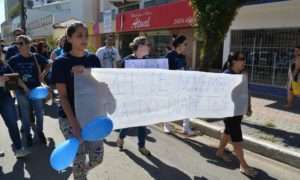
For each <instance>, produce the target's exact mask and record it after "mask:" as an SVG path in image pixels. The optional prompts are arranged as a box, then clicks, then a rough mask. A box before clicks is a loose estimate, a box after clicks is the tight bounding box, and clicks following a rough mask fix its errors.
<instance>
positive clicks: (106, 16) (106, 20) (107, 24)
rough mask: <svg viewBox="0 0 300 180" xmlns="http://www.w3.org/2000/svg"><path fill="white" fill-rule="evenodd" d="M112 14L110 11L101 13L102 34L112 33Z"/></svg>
mask: <svg viewBox="0 0 300 180" xmlns="http://www.w3.org/2000/svg"><path fill="white" fill-rule="evenodd" d="M112 25H113V22H112V12H111V10H108V11H104V12H103V32H104V33H111V32H112Z"/></svg>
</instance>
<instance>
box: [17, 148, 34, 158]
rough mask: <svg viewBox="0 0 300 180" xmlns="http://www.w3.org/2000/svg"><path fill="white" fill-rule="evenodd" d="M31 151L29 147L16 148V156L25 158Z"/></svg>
mask: <svg viewBox="0 0 300 180" xmlns="http://www.w3.org/2000/svg"><path fill="white" fill-rule="evenodd" d="M30 153H31V152H30V151H29V150H27V149H19V150H16V152H15V156H16V158H23V157H26V156H28V155H29V154H30Z"/></svg>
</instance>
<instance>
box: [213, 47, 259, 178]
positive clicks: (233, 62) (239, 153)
mask: <svg viewBox="0 0 300 180" xmlns="http://www.w3.org/2000/svg"><path fill="white" fill-rule="evenodd" d="M244 69H245V56H244V55H243V54H242V53H240V52H235V53H233V54H231V55H229V57H228V61H227V63H226V64H225V66H224V70H225V71H224V73H226V74H243V72H244ZM251 114H252V111H251V105H250V103H249V109H248V113H247V115H249V116H250V115H251ZM242 119H243V116H235V117H228V118H225V119H224V124H225V130H224V134H223V137H222V139H221V141H220V145H219V148H218V150H217V152H216V156H217V157H219V158H221V159H222V160H224V161H227V162H228V161H231V160H230V158H229V157H228V156H226V155H225V154H224V150H225V147H226V145H227V144H228V142H229V141H231V142H232V145H233V147H234V152H235V155H236V157H237V158H238V159H239V161H240V172H241V173H243V174H246V175H247V176H251V177H254V176H256V174H257V171H256V170H255V169H254V168H251V167H250V166H249V165H248V163H247V162H246V160H245V158H244V151H243V146H242V142H243V135H242V129H241V122H242Z"/></svg>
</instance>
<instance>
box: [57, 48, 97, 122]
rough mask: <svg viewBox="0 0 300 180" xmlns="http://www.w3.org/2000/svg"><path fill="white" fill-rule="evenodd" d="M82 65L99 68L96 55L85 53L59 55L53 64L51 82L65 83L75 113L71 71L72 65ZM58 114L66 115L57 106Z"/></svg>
mask: <svg viewBox="0 0 300 180" xmlns="http://www.w3.org/2000/svg"><path fill="white" fill-rule="evenodd" d="M80 65H82V66H84V67H86V68H100V67H101V65H100V61H99V59H98V58H97V56H96V55H94V54H90V53H86V54H85V55H84V56H83V57H81V58H79V57H74V56H72V55H71V54H69V53H65V54H64V55H62V56H59V57H58V58H57V59H56V61H55V62H54V64H53V68H52V82H53V83H54V84H57V83H62V84H65V85H66V88H67V93H68V100H69V102H70V105H71V107H72V109H73V112H74V113H75V104H74V74H73V73H72V72H71V71H72V68H73V67H74V66H80ZM59 115H60V116H61V117H66V116H65V113H64V111H63V109H62V107H60V108H59Z"/></svg>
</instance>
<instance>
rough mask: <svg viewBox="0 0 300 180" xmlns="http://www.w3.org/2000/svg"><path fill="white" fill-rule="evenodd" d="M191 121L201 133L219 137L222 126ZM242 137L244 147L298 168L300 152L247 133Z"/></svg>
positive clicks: (299, 165) (196, 120)
mask: <svg viewBox="0 0 300 180" xmlns="http://www.w3.org/2000/svg"><path fill="white" fill-rule="evenodd" d="M191 123H193V125H194V126H196V127H197V129H199V130H200V131H201V132H202V133H204V134H206V135H208V136H210V137H213V138H216V139H219V138H220V136H221V132H222V130H223V128H220V127H216V126H214V125H211V124H209V123H207V122H204V121H201V120H198V119H191ZM243 139H244V142H243V145H244V148H245V149H247V150H249V151H252V152H255V153H258V154H261V155H263V156H266V157H268V158H271V159H274V160H277V161H280V162H283V163H285V164H288V165H291V166H293V167H296V168H299V169H300V153H298V152H294V151H291V150H289V149H287V148H283V147H279V146H277V145H273V144H270V143H267V142H265V141H262V140H259V139H256V138H253V137H249V136H247V135H244V136H243Z"/></svg>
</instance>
